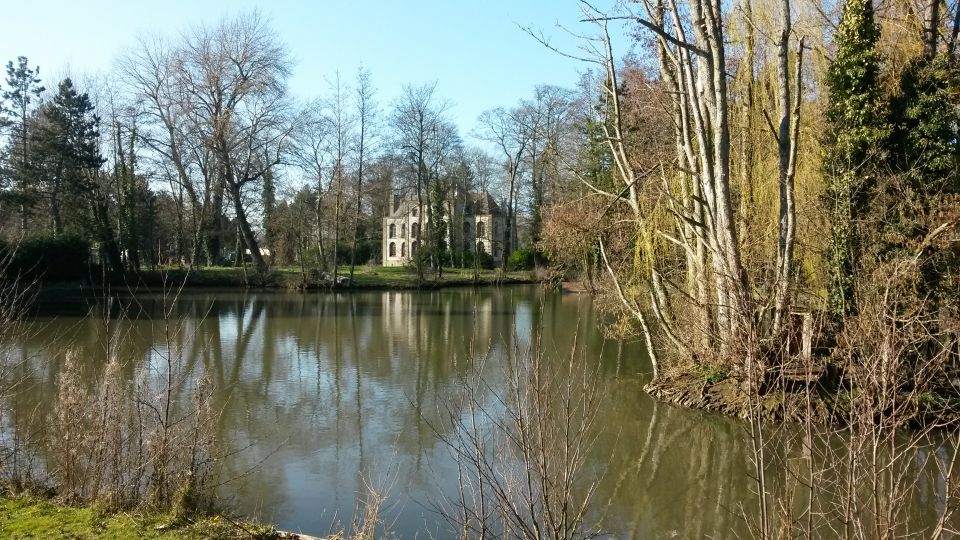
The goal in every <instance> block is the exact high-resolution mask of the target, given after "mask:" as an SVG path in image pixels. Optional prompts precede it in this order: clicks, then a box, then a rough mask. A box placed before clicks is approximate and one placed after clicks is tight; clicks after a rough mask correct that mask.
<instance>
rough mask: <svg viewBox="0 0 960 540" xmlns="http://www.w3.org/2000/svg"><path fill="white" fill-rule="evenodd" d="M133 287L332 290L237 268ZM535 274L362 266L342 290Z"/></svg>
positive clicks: (511, 280)
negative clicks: (423, 271) (176, 285)
mask: <svg viewBox="0 0 960 540" xmlns="http://www.w3.org/2000/svg"><path fill="white" fill-rule="evenodd" d="M337 275H338V276H349V275H350V269H349V267H340V268H339V269H338V270H337ZM127 282H128V283H129V284H130V285H131V286H146V287H159V286H161V285H163V284H164V283H168V284H169V283H183V282H185V283H186V286H187V287H232V288H244V287H266V288H274V289H328V288H330V283H329V280H328V279H324V276H322V275H319V274H318V273H317V272H310V271H307V272H306V275H305V274H304V272H302V271H301V269H300V268H297V267H282V268H273V269H271V271H270V273H269V275H268V276H267V277H266V279H265V280H258V279H257V277H256V276H255V275H254V273H253V272H252V271H249V270H248V271H246V272H245V271H244V269H243V268H236V267H201V268H196V269H193V270H187V269H183V268H163V269H159V270H141V271H140V272H139V273H137V274H133V275H130V276H128V278H127ZM534 282H536V279H535V278H534V276H533V275H532V274H531V272H526V271H525V272H504V271H501V270H480V272H479V275H475V273H474V271H473V270H472V269H458V268H450V269H444V270H443V274H442V276H441V277H439V278H438V277H436V275H435V274H434V273H433V272H428V273H427V274H426V275H425V276H424V279H423V280H422V281H421V280H418V279H417V275H416V272H414V271H412V270H411V269H410V268H406V267H385V266H358V267H356V268H355V270H354V276H353V282H352V283H350V284H348V285H340V286H339V287H338V288H341V289H431V288H440V287H458V286H487V285H511V284H521V283H534Z"/></svg>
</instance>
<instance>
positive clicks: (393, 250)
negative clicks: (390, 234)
mask: <svg viewBox="0 0 960 540" xmlns="http://www.w3.org/2000/svg"><path fill="white" fill-rule="evenodd" d="M390 256H391V257H396V256H397V243H396V242H390Z"/></svg>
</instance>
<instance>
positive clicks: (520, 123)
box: [479, 107, 533, 255]
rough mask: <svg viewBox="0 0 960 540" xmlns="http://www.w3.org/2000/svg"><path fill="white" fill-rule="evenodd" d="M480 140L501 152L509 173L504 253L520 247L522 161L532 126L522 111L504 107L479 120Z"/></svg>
mask: <svg viewBox="0 0 960 540" xmlns="http://www.w3.org/2000/svg"><path fill="white" fill-rule="evenodd" d="M479 123H480V133H479V135H480V137H481V138H483V139H485V140H487V141H490V142H492V143H493V144H495V145H496V146H497V148H499V149H500V151H501V152H502V156H503V167H504V169H505V170H506V172H507V197H506V201H507V221H506V227H505V228H506V230H505V231H504V245H503V248H504V250H503V251H504V253H506V254H507V255H509V254H510V253H512V252H513V250H515V249H516V248H517V231H516V220H517V200H518V198H519V197H518V192H519V188H520V176H521V174H522V171H523V169H522V164H521V163H522V158H523V156H524V153H525V152H526V149H527V145H528V144H530V138H531V136H532V135H533V132H532V131H533V130H532V129H531V128H532V126H529V125H528V122H527V121H526V120H525V119H524V111H523V110H522V109H519V108H518V109H512V110H507V109H504V108H502V107H498V108H496V109H492V110H489V111H485V112H483V114H481V115H480V118H479Z"/></svg>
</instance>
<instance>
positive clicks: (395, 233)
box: [390, 223, 397, 238]
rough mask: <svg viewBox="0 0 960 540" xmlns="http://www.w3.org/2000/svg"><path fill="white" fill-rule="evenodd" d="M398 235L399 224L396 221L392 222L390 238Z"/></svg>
mask: <svg viewBox="0 0 960 540" xmlns="http://www.w3.org/2000/svg"><path fill="white" fill-rule="evenodd" d="M396 237H397V225H396V224H395V223H391V224H390V238H396Z"/></svg>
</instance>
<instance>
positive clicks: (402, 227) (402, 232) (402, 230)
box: [400, 223, 407, 238]
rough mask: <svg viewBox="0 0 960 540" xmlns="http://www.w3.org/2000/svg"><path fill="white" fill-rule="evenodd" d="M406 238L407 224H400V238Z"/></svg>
mask: <svg viewBox="0 0 960 540" xmlns="http://www.w3.org/2000/svg"><path fill="white" fill-rule="evenodd" d="M406 237H407V224H406V223H401V224H400V238H406Z"/></svg>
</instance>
